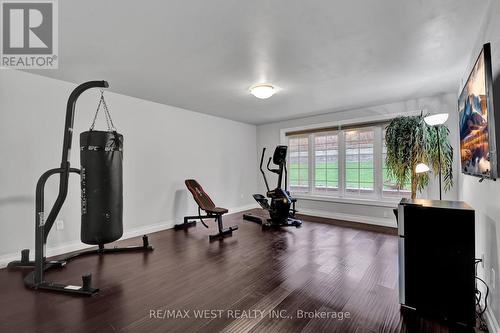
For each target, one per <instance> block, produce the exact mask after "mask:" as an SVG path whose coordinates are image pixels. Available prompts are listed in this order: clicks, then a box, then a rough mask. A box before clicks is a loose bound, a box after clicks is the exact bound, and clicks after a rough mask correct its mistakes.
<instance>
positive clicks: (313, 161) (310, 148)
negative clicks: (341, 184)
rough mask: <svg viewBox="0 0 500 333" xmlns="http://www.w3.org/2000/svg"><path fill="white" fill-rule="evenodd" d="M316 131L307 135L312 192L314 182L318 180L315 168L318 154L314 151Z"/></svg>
mask: <svg viewBox="0 0 500 333" xmlns="http://www.w3.org/2000/svg"><path fill="white" fill-rule="evenodd" d="M315 136H316V135H315V133H311V134H309V135H308V137H307V140H308V141H307V143H308V145H307V148H308V153H307V155H308V161H307V162H308V163H307V166H308V168H309V170H308V173H307V175H308V177H309V180H308V184H309V193H311V194H314V192H315V191H314V184H315V182H316V172H315V168H316V154H315V152H314V138H315Z"/></svg>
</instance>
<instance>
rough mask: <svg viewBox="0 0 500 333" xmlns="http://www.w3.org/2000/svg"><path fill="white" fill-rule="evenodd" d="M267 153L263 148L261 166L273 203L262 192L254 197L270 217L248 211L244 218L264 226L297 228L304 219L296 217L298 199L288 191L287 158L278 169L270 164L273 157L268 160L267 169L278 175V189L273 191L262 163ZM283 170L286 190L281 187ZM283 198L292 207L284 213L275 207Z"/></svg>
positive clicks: (268, 194)
mask: <svg viewBox="0 0 500 333" xmlns="http://www.w3.org/2000/svg"><path fill="white" fill-rule="evenodd" d="M278 148H279V147H278ZM265 153H266V148H263V149H262V155H261V157H260V166H259V168H260V172H261V173H262V177H263V178H264V184H265V185H266V189H267V197H268V198H271V205H269V202H268V200H267V198H265V197H264V196H262V195H260V194H255V195H254V196H253V197H254V199H255V200H256V201H257V202H258V204H259V205H260V206H261V207H262V209H264V210H266V211H268V212H269V215H270V218H268V219H264V218H262V217H260V216H256V215H254V214H251V213H247V214H243V219H244V220H247V221H250V222H255V223H258V224H260V225H262V227H263V228H273V227H274V228H279V227H296V228H298V227H300V226H301V225H302V221H301V220H299V219H296V218H295V213H296V212H297V209H296V208H295V202H296V200H295V199H293V198H292V197H291V195H290V193H289V192H288V170H287V167H286V160H285V161H283V162H282V163H279V164H278V168H277V169H271V168H270V167H269V164H270V163H271V160H272V157H269V159H268V161H267V166H266V167H267V170H269V171H270V172H272V173H275V174H277V175H278V184H277V186H276V189H274V190H272V191H271V190H270V188H269V183H268V181H267V177H266V173H265V172H264V170H263V169H262V164H263V162H264V155H265ZM275 154H276V152H275ZM275 163H276V162H275ZM283 172H284V173H285V189H284V190H283V189H282V188H281V184H282V180H283ZM283 200H285V201H287V202H289V203H290V206H291V208H289V209H288V210H287V211H286V212H284V213H280V211H279V210H277V209H276V208H275V207H276V206H277V205H276V202H278V201H279V202H282V201H283ZM290 206H289V207H290Z"/></svg>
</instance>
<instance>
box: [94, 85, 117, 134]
mask: <svg viewBox="0 0 500 333" xmlns="http://www.w3.org/2000/svg"><path fill="white" fill-rule="evenodd" d="M101 105H102V107H103V108H104V117H105V118H106V124H107V125H108V131H109V132H116V127H115V124H113V119H111V114H110V113H109V110H108V105H107V104H106V100H105V99H104V90H102V89H101V98H100V99H99V104H98V105H97V110H96V111H95V115H94V120H93V121H92V125H90V131H93V130H94V127H95V122H96V120H97V116H98V115H99V110H100V109H101Z"/></svg>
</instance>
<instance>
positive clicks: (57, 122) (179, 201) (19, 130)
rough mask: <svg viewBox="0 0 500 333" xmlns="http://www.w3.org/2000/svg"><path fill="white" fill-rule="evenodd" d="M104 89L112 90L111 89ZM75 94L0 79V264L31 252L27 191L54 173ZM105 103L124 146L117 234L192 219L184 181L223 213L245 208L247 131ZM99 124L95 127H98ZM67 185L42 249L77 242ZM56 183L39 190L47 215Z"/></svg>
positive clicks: (85, 122) (252, 161)
mask: <svg viewBox="0 0 500 333" xmlns="http://www.w3.org/2000/svg"><path fill="white" fill-rule="evenodd" d="M93 79H101V78H93ZM110 85H111V89H112V87H113V82H110ZM74 87H75V85H74V84H71V83H67V82H63V81H59V80H54V79H49V78H45V77H42V76H37V75H33V74H28V73H25V72H19V71H12V70H2V71H0V133H1V134H0V156H1V163H0V184H1V185H0V259H2V257H3V259H4V261H5V260H7V259H10V257H11V254H12V253H13V252H15V256H16V257H18V256H19V255H18V251H19V250H21V249H23V248H31V249H33V246H34V189H35V184H36V181H37V180H38V177H39V176H40V175H41V174H42V173H43V172H44V171H45V170H47V169H50V168H55V167H59V164H60V160H61V148H62V140H63V136H62V135H63V127H64V118H65V110H66V101H67V98H68V96H69V94H70V92H71V91H72V89H74ZM98 96H99V91H98V90H97V89H95V90H91V91H88V92H86V93H84V94H83V95H82V96H81V97H80V99H79V101H78V103H77V107H76V118H75V130H74V133H75V134H74V138H73V153H72V156H71V164H72V166H73V167H77V168H78V167H79V153H78V151H79V150H78V147H79V133H80V132H82V131H85V130H88V128H89V126H90V123H91V121H92V117H93V115H94V112H95V110H96V107H97V102H98ZM105 96H106V99H107V102H108V104H109V107H110V111H111V114H112V116H113V119H114V122H115V125H116V127H117V128H118V130H119V132H121V133H123V135H124V141H125V144H124V149H125V150H124V180H123V181H124V229H125V232H126V233H127V232H128V234H129V235H130V234H134V232H133V231H135V233H136V234H137V233H140V232H142V231H144V230H158V229H162V228H167V227H171V226H172V225H173V223H174V222H177V223H179V222H181V221H182V217H183V216H184V215H185V214H186V213H195V212H196V210H195V208H196V205H195V203H194V201H193V199H192V197H191V194H188V192H187V191H186V189H185V185H184V180H185V179H186V178H196V179H198V180H199V182H200V183H201V184H202V185H203V186H204V188H205V190H206V191H207V192H208V193H209V194H210V195H211V196H212V198H213V200H214V201H215V202H216V204H218V205H220V206H222V207H227V208H231V209H238V208H242V207H246V206H248V205H254V201H253V198H252V196H251V195H252V194H253V193H255V190H256V187H257V186H256V183H257V181H256V173H257V170H256V160H257V155H256V148H255V143H256V127H255V126H254V125H247V124H243V123H239V122H235V121H231V120H226V119H222V118H217V117H214V116H209V115H205V114H201V113H196V112H192V111H188V110H184V109H180V108H175V107H171V106H166V105H162V104H157V103H152V102H148V101H145V100H141V99H137V98H131V97H128V96H124V95H119V94H114V93H109V92H108V93H106V95H105ZM101 120H102V114H101ZM100 125H101V128H104V126H103V122H101V123H100ZM70 177H71V178H70V179H71V180H70V192H69V195H68V197H67V199H66V202H65V205H64V207H63V209H62V211H61V213H60V215H59V217H58V219H61V220H63V221H64V224H65V229H64V230H62V231H57V230H55V226H54V228H53V230H52V231H51V233H50V235H49V241H48V246H49V248H53V249H54V248H57V247H60V246H62V245H72V246H76V247H78V246H79V244H80V242H79V237H80V236H79V235H80V229H79V228H80V200H79V190H80V185H79V177H78V176H77V175H73V176H70ZM56 178H57V176H54V179H52V180H49V182H48V184H47V188H46V211H48V210H49V209H50V208H51V206H52V202H53V200H54V199H55V196H56V195H57V184H58V181H57V180H56ZM77 244H78V245H77ZM70 248H71V247H70ZM65 249H68V247H65ZM55 252H57V251H55ZM52 253H54V251H53V252H52ZM49 254H50V251H49ZM0 261H1V260H0Z"/></svg>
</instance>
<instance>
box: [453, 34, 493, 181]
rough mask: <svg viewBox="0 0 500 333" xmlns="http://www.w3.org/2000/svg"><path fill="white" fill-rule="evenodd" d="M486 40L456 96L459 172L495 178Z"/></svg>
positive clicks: (490, 83) (491, 97)
mask: <svg viewBox="0 0 500 333" xmlns="http://www.w3.org/2000/svg"><path fill="white" fill-rule="evenodd" d="M492 81H493V80H492V70H491V49H490V44H489V43H488V44H485V45H484V46H483V49H482V50H481V53H480V54H479V57H478V58H477V60H476V62H475V64H474V67H473V68H472V71H471V73H470V74H469V78H468V79H467V82H466V83H465V85H464V87H463V90H462V93H461V94H460V97H459V98H458V112H459V131H460V159H461V164H462V172H463V173H465V174H468V175H472V176H477V177H481V178H490V179H496V178H497V175H498V170H497V165H498V163H497V153H496V146H497V142H496V136H495V114H494V110H493V82H492Z"/></svg>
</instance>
